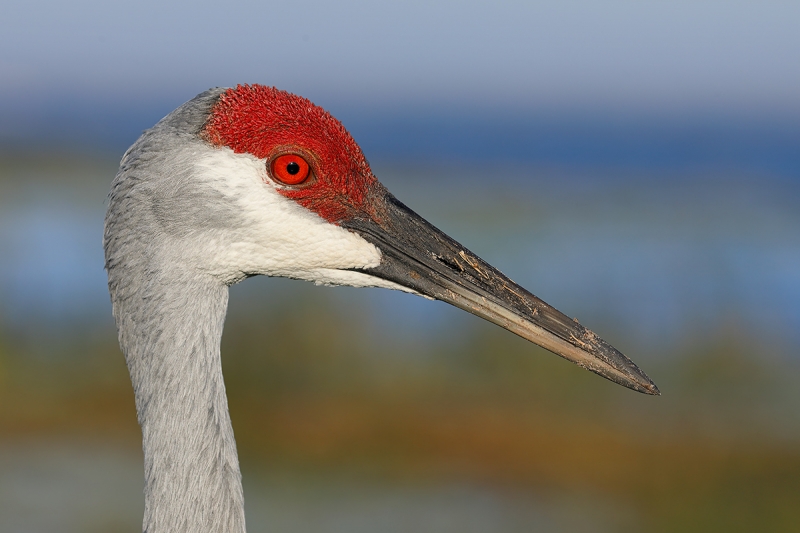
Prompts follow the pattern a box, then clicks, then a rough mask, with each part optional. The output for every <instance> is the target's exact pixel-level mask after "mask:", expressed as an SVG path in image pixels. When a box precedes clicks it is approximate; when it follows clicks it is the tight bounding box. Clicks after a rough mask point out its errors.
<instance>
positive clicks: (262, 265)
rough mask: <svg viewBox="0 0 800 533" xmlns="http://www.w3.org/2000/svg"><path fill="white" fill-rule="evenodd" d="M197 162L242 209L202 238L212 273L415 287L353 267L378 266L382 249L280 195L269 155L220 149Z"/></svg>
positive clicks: (206, 180) (200, 173) (222, 196)
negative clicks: (269, 169) (268, 164)
mask: <svg viewBox="0 0 800 533" xmlns="http://www.w3.org/2000/svg"><path fill="white" fill-rule="evenodd" d="M195 164H196V175H197V177H198V180H200V181H202V183H203V184H205V185H206V186H209V187H211V188H212V189H213V191H214V192H215V193H217V194H218V195H219V199H218V200H216V201H221V202H223V203H224V204H225V205H226V206H228V207H231V206H233V207H234V209H232V210H231V212H233V213H236V215H235V217H234V218H235V220H231V221H230V224H229V225H226V227H224V228H219V229H217V228H214V229H209V230H208V231H207V232H204V233H203V238H202V241H203V242H202V243H198V248H199V250H198V251H199V252H200V253H201V254H202V256H203V261H202V263H203V264H204V265H206V268H207V270H208V271H209V272H210V273H212V274H213V275H215V276H218V277H220V278H222V279H224V280H225V281H226V282H228V283H233V282H235V281H238V280H240V279H241V278H243V277H244V276H245V275H253V274H263V275H267V276H282V277H290V278H295V279H304V280H308V281H313V282H316V283H319V284H324V285H352V286H356V287H385V288H391V289H397V290H402V291H406V292H413V291H411V290H409V289H407V288H405V287H402V286H400V285H398V284H396V283H392V282H389V281H385V280H382V279H380V278H376V277H374V276H370V275H368V274H364V273H360V272H353V271H352V270H349V269H353V268H359V269H361V268H370V267H376V266H378V265H379V264H380V261H381V252H380V250H378V248H376V247H375V246H374V245H373V244H372V243H370V242H368V241H366V240H364V239H363V238H362V237H360V236H359V235H357V234H355V233H353V232H350V231H348V230H346V229H343V228H341V227H339V226H336V225H334V224H331V223H330V222H328V221H326V220H325V219H323V218H322V217H320V216H319V215H317V214H316V213H313V212H311V211H309V210H307V209H305V208H304V207H302V206H301V205H299V204H297V203H296V202H294V201H293V200H290V199H288V198H286V197H284V196H282V195H281V194H279V193H278V192H277V191H276V190H275V188H274V186H273V184H272V183H271V181H270V180H269V178H268V177H267V170H266V162H265V161H264V160H262V159H258V158H256V157H254V156H252V155H250V154H236V153H234V152H233V151H232V150H230V149H228V148H220V149H214V150H210V151H209V152H207V153H205V154H203V155H201V156H199V157H198V159H197V160H196V163H195ZM201 250H202V251H201Z"/></svg>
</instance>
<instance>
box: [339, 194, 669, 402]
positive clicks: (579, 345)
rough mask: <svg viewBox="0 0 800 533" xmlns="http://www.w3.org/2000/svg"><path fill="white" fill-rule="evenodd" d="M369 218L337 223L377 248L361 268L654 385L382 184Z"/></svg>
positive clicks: (608, 372) (618, 377)
mask: <svg viewBox="0 0 800 533" xmlns="http://www.w3.org/2000/svg"><path fill="white" fill-rule="evenodd" d="M375 192H376V194H379V195H381V196H383V198H376V200H377V201H375V202H372V205H374V206H379V207H378V212H377V213H376V214H375V217H374V220H373V219H361V218H354V219H350V220H346V221H343V222H341V225H342V226H343V227H345V228H347V229H349V230H351V231H354V232H357V233H358V234H359V235H361V236H362V237H363V238H364V239H366V240H367V241H369V242H371V243H373V244H374V245H375V246H377V247H378V249H380V251H381V253H382V254H383V255H382V259H381V264H380V265H379V266H378V267H375V268H369V269H365V270H364V272H366V273H368V274H370V275H372V276H376V277H379V278H382V279H386V280H389V281H393V282H395V283H397V284H399V285H403V286H404V287H408V288H410V289H413V290H415V291H416V292H418V293H420V294H424V295H425V296H429V297H431V298H436V299H437V300H442V301H445V302H447V303H450V304H452V305H455V306H456V307H459V308H461V309H464V310H465V311H469V312H470V313H473V314H475V315H477V316H479V317H482V318H485V319H486V320H489V321H490V322H494V323H495V324H497V325H499V326H502V327H504V328H505V329H507V330H509V331H511V332H513V333H516V334H517V335H519V336H520V337H522V338H524V339H527V340H529V341H531V342H533V343H535V344H538V345H539V346H541V347H543V348H545V349H547V350H550V351H551V352H553V353H555V354H557V355H560V356H561V357H563V358H565V359H568V360H569V361H572V362H573V363H575V364H577V365H578V366H582V367H583V368H586V369H587V370H591V371H592V372H594V373H596V374H599V375H601V376H603V377H604V378H606V379H609V380H611V381H613V382H615V383H619V384H620V385H623V386H625V387H628V388H630V389H633V390H636V391H639V392H643V393H645V394H660V392H659V390H658V387H656V385H655V384H654V383H653V382H652V381H651V380H650V378H648V377H647V375H646V374H645V373H644V372H642V371H641V370H640V369H639V367H637V366H636V365H635V364H634V363H633V361H631V360H630V359H628V358H627V357H625V356H624V355H623V354H621V353H620V352H619V351H617V350H616V349H615V348H614V347H613V346H611V345H610V344H608V343H607V342H605V341H604V340H603V339H601V338H600V337H598V336H597V335H595V334H594V333H593V332H591V331H590V330H588V329H586V328H585V327H583V326H581V325H580V324H579V323H578V321H577V320H573V319H571V318H569V317H568V316H566V315H565V314H564V313H562V312H560V311H559V310H557V309H555V308H554V307H552V306H550V305H548V304H546V303H545V302H544V301H542V300H540V299H539V298H537V297H536V296H534V295H533V294H531V293H530V292H528V291H526V290H525V289H523V288H522V287H520V286H519V285H517V284H516V283H514V282H513V281H511V280H510V279H508V278H507V277H506V276H504V275H503V274H502V273H501V272H500V271H498V270H497V269H495V268H494V267H492V266H491V265H489V264H488V263H486V262H485V261H483V260H482V259H481V258H480V257H478V256H476V255H475V254H473V253H472V252H470V251H469V250H467V249H466V248H464V247H463V246H461V245H460V244H459V243H457V242H456V241H454V240H453V239H451V238H450V237H448V236H447V235H445V234H444V233H442V232H441V231H439V230H438V229H436V228H435V227H434V226H433V225H431V224H430V223H429V222H427V221H426V220H425V219H423V218H422V217H420V216H419V215H417V214H416V213H414V212H413V211H412V210H411V209H409V208H408V207H406V206H405V205H403V204H402V203H401V202H400V201H399V200H397V199H396V198H395V197H394V196H392V195H391V194H390V193H389V192H388V191H386V190H385V189H383V190H381V191H375Z"/></svg>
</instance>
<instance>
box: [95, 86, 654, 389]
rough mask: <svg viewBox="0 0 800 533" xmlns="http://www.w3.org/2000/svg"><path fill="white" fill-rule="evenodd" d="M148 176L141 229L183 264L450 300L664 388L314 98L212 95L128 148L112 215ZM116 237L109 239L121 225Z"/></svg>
mask: <svg viewBox="0 0 800 533" xmlns="http://www.w3.org/2000/svg"><path fill="white" fill-rule="evenodd" d="M157 165H158V166H159V167H160V168H159V171H158V172H156V171H154V170H153V169H154V167H155V166H157ZM134 175H135V176H138V178H137V179H138V181H137V182H136V183H137V186H138V187H139V188H140V189H141V188H147V187H151V188H152V190H151V192H150V193H149V194H146V195H144V196H146V198H147V201H148V202H149V205H150V207H149V210H148V212H149V213H150V214H149V215H148V216H147V217H146V220H145V219H142V221H138V222H137V224H140V225H143V226H150V225H157V226H158V229H157V231H156V233H157V234H158V235H167V236H168V237H169V242H171V243H172V246H165V249H166V250H167V251H165V252H164V254H166V255H168V256H169V257H170V258H171V261H172V262H173V263H174V264H180V265H183V268H193V269H198V270H200V271H202V272H203V273H204V274H206V275H211V276H214V277H217V278H218V279H220V280H222V281H223V282H224V283H227V284H232V283H236V282H237V281H239V280H241V279H243V278H245V277H248V276H252V275H259V274H263V275H270V276H284V277H290V278H296V279H304V280H308V281H313V282H315V283H318V284H326V285H351V286H360V287H385V288H391V289H398V290H402V291H406V292H411V293H414V294H419V295H422V296H424V297H427V298H432V299H438V300H442V301H445V302H448V303H450V304H452V305H455V306H457V307H459V308H461V309H463V310H465V311H468V312H470V313H472V314H475V315H477V316H480V317H482V318H484V319H486V320H489V321H491V322H493V323H495V324H498V325H500V326H501V327H503V328H505V329H508V330H510V331H512V332H513V333H516V334H517V335H520V336H521V337H523V338H525V339H527V340H530V341H531V342H534V343H535V344H538V345H540V346H542V347H544V348H546V349H547V350H550V351H552V352H554V353H556V354H557V355H560V356H562V357H564V358H566V359H568V360H570V361H572V362H574V363H576V364H578V365H579V366H582V367H584V368H586V369H588V370H590V371H592V372H595V373H597V374H599V375H601V376H603V377H605V378H607V379H609V380H611V381H614V382H616V383H618V384H620V385H623V386H625V387H628V388H630V389H633V390H636V391H639V392H643V393H646V394H659V391H658V388H657V387H656V386H655V384H654V383H653V382H652V381H651V380H650V378H648V377H647V376H646V375H645V373H644V372H642V371H641V370H640V369H639V368H638V367H637V366H636V365H635V364H634V363H633V362H632V361H631V360H630V359H628V358H627V357H626V356H624V355H623V354H622V353H620V352H619V351H617V350H616V349H614V348H613V347H612V346H611V345H609V344H608V343H606V342H605V341H604V340H602V339H601V338H600V337H598V336H597V335H595V334H594V333H593V332H591V331H590V330H588V329H586V328H584V327H583V326H582V325H581V324H579V323H578V321H577V320H574V319H572V318H569V317H567V316H566V315H564V314H563V313H561V312H559V311H558V310H556V309H555V308H553V307H552V306H550V305H548V304H547V303H545V302H543V301H542V300H540V299H539V298H537V297H536V296H534V295H533V294H531V293H530V292H528V291H527V290H525V289H524V288H522V287H520V286H519V285H517V284H516V283H514V282H513V281H511V280H510V279H509V278H508V277H506V276H505V275H503V274H502V273H501V272H500V271H498V270H497V269H495V268H494V267H492V266H491V265H490V264H488V263H487V262H485V261H484V260H482V259H481V258H480V257H478V256H477V255H475V254H473V253H472V252H470V251H469V250H468V249H467V248H465V247H464V246H462V245H461V244H459V243H458V242H456V241H455V240H453V239H452V238H450V237H448V236H447V235H445V234H444V233H443V232H442V231H440V230H438V229H437V228H435V227H434V226H433V225H431V224H430V223H429V222H427V221H426V220H425V219H423V218H422V217H420V216H419V215H417V214H416V213H414V212H413V211H412V210H411V209H409V208H408V207H406V206H405V205H403V204H402V203H401V202H400V201H398V200H397V199H396V198H395V197H394V196H392V194H391V193H389V191H388V190H386V188H385V187H384V186H383V185H381V183H380V182H379V181H378V180H377V179H376V178H375V176H374V175H373V173H372V170H371V169H370V166H369V164H368V162H367V160H366V158H365V157H364V155H363V153H362V151H361V149H360V148H359V146H358V144H356V142H355V141H354V140H353V138H352V137H351V136H350V134H349V133H348V132H347V130H346V129H345V128H344V126H342V124H341V123H340V122H339V121H338V120H336V119H335V118H333V117H332V116H331V115H330V114H329V113H328V112H327V111H325V110H324V109H322V108H320V107H318V106H316V105H314V104H312V103H311V102H310V101H309V100H306V99H305V98H301V97H298V96H295V95H293V94H290V93H287V92H284V91H280V90H277V89H275V88H271V87H264V86H259V85H244V86H238V87H236V88H231V89H216V90H211V91H208V92H206V93H203V94H201V95H199V96H198V97H197V98H195V99H194V100H192V101H190V102H187V103H186V104H184V106H182V107H181V108H178V110H176V111H175V112H173V113H172V114H171V115H169V116H167V117H166V118H165V119H163V120H162V121H161V123H159V124H158V125H156V127H155V128H153V129H152V130H150V131H149V132H146V133H145V134H144V135H143V136H142V138H140V139H139V141H137V143H136V144H134V146H132V147H131V149H130V150H129V151H128V153H126V155H125V156H124V157H123V162H122V165H121V170H120V174H118V176H117V180H116V181H115V186H114V187H112V197H111V205H110V208H109V213H111V211H112V209H115V210H120V211H123V210H125V209H126V208H125V207H124V206H123V205H122V203H124V202H126V201H129V200H130V197H131V194H130V193H129V192H123V190H122V189H124V188H125V187H130V184H128V185H125V184H124V182H130V179H131V177H132V176H134ZM144 176H150V177H151V179H150V180H149V181H148V179H145V178H144ZM156 176H157V177H156ZM126 191H127V189H126ZM116 198H119V200H118V201H119V202H120V206H119V207H117V206H115V202H116V201H117V200H116ZM111 224H112V225H113V221H112V222H111ZM106 233H107V242H108V240H109V236H108V235H109V233H110V231H109V222H108V220H107V229H106ZM178 243H180V244H178ZM187 243H188V244H187ZM148 245H150V246H152V244H148ZM107 248H108V245H107ZM107 257H108V251H107ZM109 273H111V268H109Z"/></svg>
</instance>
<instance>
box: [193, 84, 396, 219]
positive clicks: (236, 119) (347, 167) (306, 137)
mask: <svg viewBox="0 0 800 533" xmlns="http://www.w3.org/2000/svg"><path fill="white" fill-rule="evenodd" d="M203 135H204V137H205V138H206V139H207V140H208V141H209V142H210V143H212V144H214V145H216V146H227V147H229V148H231V149H232V150H233V151H234V152H236V153H249V154H252V155H254V156H256V157H258V158H262V159H267V158H271V157H273V156H274V155H275V154H276V153H286V152H294V153H299V154H303V155H304V156H305V157H306V160H307V161H308V162H309V163H310V164H311V167H312V170H313V172H314V178H312V179H311V180H310V181H309V182H308V183H304V184H301V185H298V186H295V187H277V188H276V190H277V191H278V192H279V193H280V194H282V195H283V196H285V197H287V198H291V199H292V200H294V201H296V202H297V203H299V204H300V205H302V206H303V207H305V208H306V209H310V210H311V211H314V212H315V213H317V214H318V215H319V216H321V217H322V218H324V219H326V220H327V221H329V222H332V223H334V224H338V223H340V222H341V221H343V220H347V219H350V218H353V217H364V216H366V217H369V218H373V215H374V214H375V210H374V208H373V207H372V206H371V205H370V201H369V199H370V198H375V196H376V195H374V194H370V193H371V192H377V191H378V190H379V189H380V188H381V186H380V184H379V183H378V180H377V179H376V178H375V176H374V175H373V174H372V170H370V168H369V163H367V160H366V158H365V157H364V154H363V153H362V152H361V148H359V146H358V144H356V142H355V141H354V140H353V137H351V136H350V134H349V133H348V132H347V130H346V129H345V128H344V126H342V124H341V122H339V121H338V120H336V119H335V118H333V116H331V114H330V113H328V112H327V111H325V110H324V109H322V108H321V107H319V106H316V105H314V104H313V103H311V102H310V101H309V100H307V99H305V98H302V97H300V96H296V95H293V94H291V93H288V92H286V91H280V90H278V89H276V88H274V87H265V86H263V85H239V86H237V87H236V88H234V89H228V90H227V91H225V92H224V93H222V95H221V96H220V98H219V101H218V102H217V103H216V104H215V105H214V107H213V109H212V110H211V114H210V116H209V118H208V121H207V122H206V125H205V128H204V130H203ZM309 156H310V157H309Z"/></svg>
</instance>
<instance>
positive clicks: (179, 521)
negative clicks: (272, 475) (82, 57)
mask: <svg viewBox="0 0 800 533" xmlns="http://www.w3.org/2000/svg"><path fill="white" fill-rule="evenodd" d="M220 93H221V89H213V90H210V91H207V92H205V93H203V94H201V95H199V96H198V97H196V98H195V99H193V100H191V101H190V102H187V103H186V104H184V105H183V106H181V107H180V108H178V109H177V110H176V111H174V112H173V113H171V114H170V115H168V116H167V117H165V118H164V119H163V120H162V121H161V122H159V123H158V124H157V125H156V126H155V127H154V128H152V129H150V130H149V131H147V132H145V133H144V134H143V135H142V137H141V138H140V139H139V140H138V141H137V142H136V143H135V144H134V145H133V146H132V147H131V148H130V149H129V150H128V151H127V153H126V154H125V155H124V156H123V158H122V163H121V166H120V170H119V173H118V174H117V176H116V178H115V179H114V182H113V185H112V187H111V193H110V196H109V201H108V212H107V215H106V222H105V236H104V237H105V238H104V241H105V252H106V269H107V271H108V280H109V281H108V283H109V290H110V293H111V301H112V305H113V310H114V317H115V319H116V321H117V325H118V330H119V341H120V345H121V346H122V349H123V352H124V354H125V360H126V362H127V365H128V369H129V371H130V375H131V381H132V383H133V390H134V394H135V396H136V410H137V413H138V417H139V423H140V424H141V427H142V436H143V448H144V463H145V514H144V522H143V530H144V531H145V532H148V533H161V532H170V533H183V532H186V533H189V532H192V533H197V532H201V531H202V532H206V531H208V532H211V531H214V532H225V533H229V532H243V531H244V530H245V523H244V503H243V496H242V485H241V475H240V472H239V462H238V458H237V453H236V443H235V441H234V436H233V429H232V427H231V421H230V416H229V414H228V403H227V398H226V395H225V385H224V382H223V378H222V367H221V361H220V341H221V338H222V328H223V322H224V318H225V312H226V309H227V305H228V287H227V286H226V284H225V283H223V282H221V281H220V280H219V279H217V278H214V277H213V276H210V275H209V274H207V273H204V272H203V271H202V263H201V262H198V261H197V257H196V256H195V255H194V254H192V253H191V250H192V241H194V240H198V239H209V238H213V237H214V235H213V234H211V233H213V232H218V231H221V230H223V229H225V228H226V227H229V226H230V225H231V224H233V223H234V221H235V220H236V217H235V216H233V215H234V214H235V213H236V210H237V206H236V204H235V199H231V198H224V197H222V196H221V195H220V194H219V193H217V192H216V191H215V190H213V189H210V188H205V187H204V186H203V184H202V183H198V182H197V181H196V180H194V179H193V176H192V175H191V173H190V169H191V168H192V167H191V165H190V164H188V163H189V162H190V161H191V160H192V159H193V157H195V156H196V154H197V153H198V151H200V150H201V149H203V148H204V147H203V141H202V140H201V139H200V138H198V136H197V133H198V132H199V131H200V128H201V127H202V126H203V123H204V121H205V120H206V117H207V115H208V112H209V110H210V108H211V106H212V105H213V104H214V102H215V101H216V100H217V98H218V96H219V94H220ZM156 169H157V171H156Z"/></svg>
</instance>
